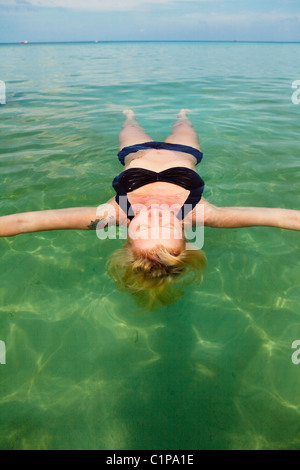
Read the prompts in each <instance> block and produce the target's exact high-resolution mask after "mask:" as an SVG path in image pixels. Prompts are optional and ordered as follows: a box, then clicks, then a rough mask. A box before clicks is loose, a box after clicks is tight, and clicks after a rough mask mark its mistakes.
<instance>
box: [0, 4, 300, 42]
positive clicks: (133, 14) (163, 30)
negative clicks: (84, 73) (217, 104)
mask: <svg viewBox="0 0 300 470" xmlns="http://www.w3.org/2000/svg"><path fill="white" fill-rule="evenodd" d="M25 40H27V41H29V42H51V41H53V42H56V41H95V40H98V41H153V40H159V41H168V40H169V41H176V40H177V41H233V40H238V41H300V0H0V43H1V42H2V43H7V42H21V41H25Z"/></svg>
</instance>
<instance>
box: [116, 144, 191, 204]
mask: <svg viewBox="0 0 300 470" xmlns="http://www.w3.org/2000/svg"><path fill="white" fill-rule="evenodd" d="M196 163H197V162H196V158H195V157H194V156H193V155H189V154H187V153H183V152H177V151H176V152H174V151H171V150H156V149H149V150H141V151H139V152H136V153H134V154H133V153H132V154H129V155H127V157H126V158H125V167H124V171H125V170H128V169H129V168H145V169H147V170H151V171H155V172H160V171H164V170H167V169H168V168H174V167H186V168H189V169H191V170H194V171H196ZM188 194H189V190H187V189H184V188H182V187H180V186H178V185H175V184H172V183H166V182H160V181H157V182H154V183H150V184H147V185H146V186H142V187H141V188H138V189H135V190H134V191H132V192H130V193H128V195H127V196H128V199H129V201H130V203H131V204H143V205H146V206H147V205H149V204H156V203H158V204H170V205H172V204H181V205H182V204H183V203H184V201H185V200H186V198H187V196H188Z"/></svg>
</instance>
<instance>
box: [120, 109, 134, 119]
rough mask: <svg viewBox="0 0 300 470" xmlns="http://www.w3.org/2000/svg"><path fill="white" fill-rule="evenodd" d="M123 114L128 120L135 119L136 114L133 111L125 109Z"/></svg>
mask: <svg viewBox="0 0 300 470" xmlns="http://www.w3.org/2000/svg"><path fill="white" fill-rule="evenodd" d="M123 114H124V115H125V116H126V117H127V119H134V112H133V111H132V109H124V111H123Z"/></svg>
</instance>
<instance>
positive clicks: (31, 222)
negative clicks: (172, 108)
mask: <svg viewBox="0 0 300 470" xmlns="http://www.w3.org/2000/svg"><path fill="white" fill-rule="evenodd" d="M187 111H188V110H186V109H183V110H181V112H180V113H179V115H178V119H177V121H176V122H175V123H174V125H173V128H172V133H171V135H170V136H169V137H168V138H167V139H166V140H165V142H163V143H162V142H154V141H153V140H152V139H151V138H150V137H149V136H148V135H147V134H146V132H145V131H144V130H143V129H142V128H141V127H140V126H139V124H138V123H137V121H136V120H135V117H134V114H133V112H132V111H131V110H126V111H124V114H125V116H126V120H125V122H124V124H123V128H122V130H121V132H120V136H119V142H120V152H119V155H118V156H119V160H120V162H121V163H122V164H123V165H124V171H123V172H122V173H121V174H120V175H118V176H117V177H116V178H115V179H114V181H113V187H114V189H115V191H116V193H117V195H116V197H115V198H113V199H111V200H109V201H108V202H107V203H106V204H102V205H101V206H99V207H97V208H96V207H79V208H70V209H58V210H47V211H37V212H27V213H22V214H13V215H8V216H3V217H0V236H1V237H8V236H12V235H17V234H20V233H28V232H37V231H44V230H64V229H96V228H98V229H102V228H104V227H105V226H107V225H112V224H117V225H126V226H128V236H127V240H126V243H125V245H124V247H123V248H122V249H121V250H117V251H116V252H115V253H113V254H112V255H111V256H110V257H109V260H108V264H109V273H110V274H111V276H112V277H113V278H114V279H115V280H116V281H117V283H118V285H119V287H121V288H125V289H129V291H130V292H131V293H132V294H134V295H135V296H136V297H137V299H138V300H145V301H146V302H147V304H148V305H149V306H150V305H154V304H155V302H156V301H157V300H158V301H160V302H162V303H169V302H172V301H174V300H176V298H178V297H179V296H180V295H182V293H183V291H182V289H179V283H178V280H179V279H180V280H181V279H183V278H184V279H185V280H186V281H187V279H189V278H188V277H187V273H188V272H189V271H192V272H194V274H195V275H196V277H198V278H200V277H201V276H200V274H201V272H202V270H203V268H204V266H205V263H206V261H205V255H204V253H203V252H202V251H201V250H195V249H191V246H190V245H189V244H188V243H187V240H186V238H185V233H184V228H186V227H189V226H194V227H195V226H197V225H205V226H209V227H217V228H237V227H250V226H258V225H263V226H272V227H280V228H285V229H290V230H300V211H299V210H288V209H269V208H255V207H216V206H214V205H212V204H210V203H209V202H207V201H206V200H205V199H204V198H203V197H202V192H203V189H204V182H203V180H202V179H201V178H200V176H199V175H198V173H197V172H196V169H195V167H196V165H197V164H198V163H200V161H201V159H202V153H201V148H200V144H199V140H198V136H197V134H196V132H195V130H194V128H193V125H192V123H191V121H190V120H189V119H188V117H187ZM183 274H185V276H184V275H183ZM189 280H190V279H189Z"/></svg>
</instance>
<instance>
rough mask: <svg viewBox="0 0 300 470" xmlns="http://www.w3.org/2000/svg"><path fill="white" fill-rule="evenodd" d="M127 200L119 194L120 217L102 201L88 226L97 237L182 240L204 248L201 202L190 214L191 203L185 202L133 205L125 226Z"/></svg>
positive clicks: (190, 244)
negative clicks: (94, 231) (95, 215)
mask: <svg viewBox="0 0 300 470" xmlns="http://www.w3.org/2000/svg"><path fill="white" fill-rule="evenodd" d="M127 202H128V201H127V197H126V196H120V198H119V206H120V208H121V211H119V213H121V216H120V215H119V217H118V215H117V211H116V209H115V207H114V206H113V205H112V204H108V203H106V204H102V205H101V206H99V207H98V208H97V220H96V221H94V222H93V224H91V226H90V227H91V228H96V232H97V237H98V238H99V239H100V240H104V239H116V238H119V239H124V240H126V239H127V238H129V239H130V240H131V241H132V242H136V241H137V240H139V241H141V240H144V241H147V240H148V241H150V240H152V241H157V244H159V243H162V242H166V241H169V242H170V241H176V240H182V241H183V242H184V243H185V244H186V245H188V246H186V249H189V250H199V249H201V248H202V247H203V245H204V205H202V204H200V205H199V206H197V209H196V214H195V213H194V214H193V216H192V209H193V207H192V206H191V205H190V204H185V205H184V206H183V208H181V207H180V205H179V204H172V205H168V204H152V205H150V206H149V207H146V206H144V205H143V204H134V205H132V206H131V207H130V209H129V212H128V216H129V217H130V223H129V225H128V226H127V217H126V212H127ZM118 219H119V222H117V220H118ZM95 225H96V226H95ZM169 245H170V244H169ZM173 245H174V244H173Z"/></svg>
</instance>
